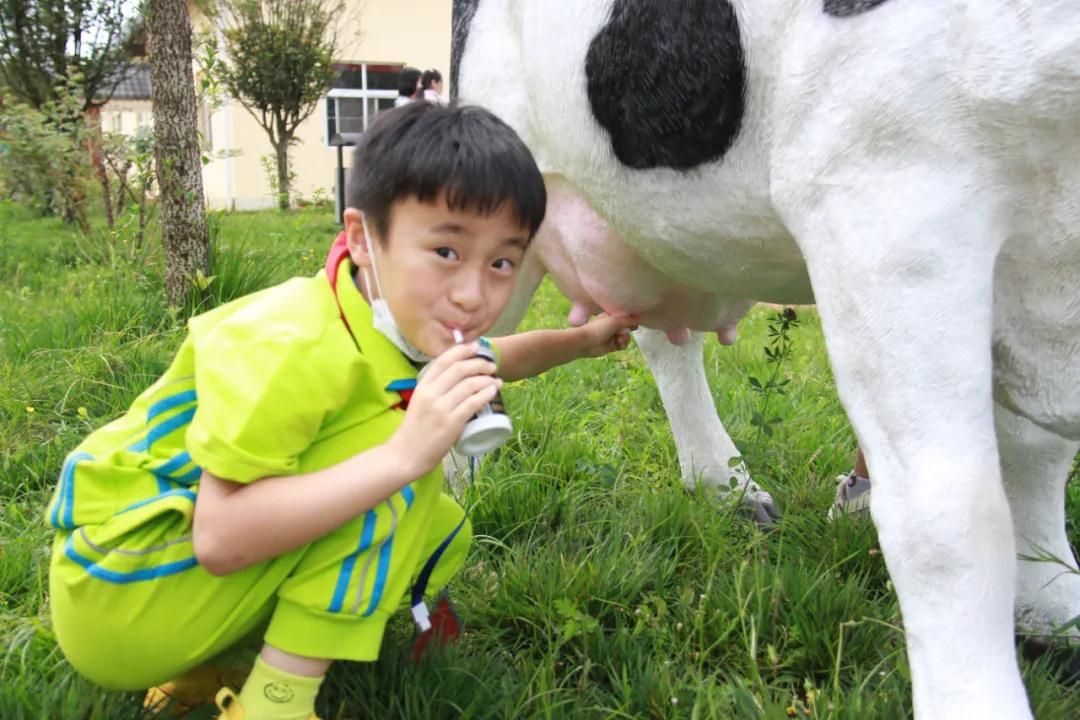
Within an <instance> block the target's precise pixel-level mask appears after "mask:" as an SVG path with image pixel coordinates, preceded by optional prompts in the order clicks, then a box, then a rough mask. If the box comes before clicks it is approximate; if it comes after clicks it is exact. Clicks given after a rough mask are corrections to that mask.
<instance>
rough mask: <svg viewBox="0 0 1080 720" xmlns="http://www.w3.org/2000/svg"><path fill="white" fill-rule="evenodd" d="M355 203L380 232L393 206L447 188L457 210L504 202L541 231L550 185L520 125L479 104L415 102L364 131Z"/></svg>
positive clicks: (352, 189)
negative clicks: (517, 127)
mask: <svg viewBox="0 0 1080 720" xmlns="http://www.w3.org/2000/svg"><path fill="white" fill-rule="evenodd" d="M347 188H348V197H347V202H346V204H347V205H348V207H352V208H356V209H358V210H360V211H362V212H363V213H364V214H365V216H366V217H367V220H368V222H369V223H373V224H374V229H375V231H376V232H377V233H378V236H379V237H380V238H385V237H386V236H387V232H388V231H389V225H390V207H391V206H392V205H393V203H394V202H395V201H397V200H401V199H404V198H408V197H415V198H416V199H417V200H419V201H420V202H434V201H435V199H436V198H437V197H438V196H439V193H440V192H445V194H446V203H447V205H448V206H449V207H450V209H451V210H455V211H461V210H467V211H471V212H476V213H480V214H481V215H489V214H491V213H493V212H495V211H497V210H498V209H499V208H500V207H501V206H502V204H503V203H505V202H509V203H511V204H512V205H513V213H514V219H515V220H516V221H517V222H518V224H520V225H521V227H522V228H526V229H528V231H529V238H530V239H531V238H532V237H533V235H535V234H536V231H537V229H538V228H539V227H540V223H541V222H543V220H544V211H545V210H546V208H547V192H546V190H545V189H544V178H543V176H542V175H541V174H540V170H539V168H537V167H536V161H535V160H533V156H532V154H531V153H530V152H529V149H528V148H527V147H525V143H523V142H522V141H521V138H519V137H518V136H517V133H515V132H514V131H513V129H512V128H511V127H510V126H509V125H507V124H506V123H504V122H503V121H502V120H500V119H499V118H497V117H495V115H493V114H492V113H491V112H489V111H487V110H484V109H483V108H480V107H475V106H456V105H450V106H449V107H443V106H441V105H437V104H435V103H426V102H415V103H410V104H408V105H404V106H402V107H400V108H396V109H394V110H387V111H384V112H382V113H380V114H379V117H378V119H376V121H375V123H374V124H373V125H372V126H371V127H370V128H369V129H368V131H367V132H365V133H364V135H363V137H362V138H361V139H360V143H359V145H357V147H356V151H355V154H354V155H353V163H352V168H351V169H350V170H349V183H348V186H347Z"/></svg>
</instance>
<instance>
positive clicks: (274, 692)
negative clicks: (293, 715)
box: [263, 682, 295, 705]
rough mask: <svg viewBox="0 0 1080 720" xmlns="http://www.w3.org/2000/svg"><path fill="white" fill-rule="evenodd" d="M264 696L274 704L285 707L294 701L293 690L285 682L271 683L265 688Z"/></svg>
mask: <svg viewBox="0 0 1080 720" xmlns="http://www.w3.org/2000/svg"><path fill="white" fill-rule="evenodd" d="M263 695H265V696H266V699H267V700H269V701H270V702H272V703H277V704H279V705H284V704H285V703H287V702H289V701H290V700H292V699H293V696H294V695H295V693H293V689H292V688H291V687H289V686H288V685H286V684H285V683H283V682H270V683H266V685H264V686H263Z"/></svg>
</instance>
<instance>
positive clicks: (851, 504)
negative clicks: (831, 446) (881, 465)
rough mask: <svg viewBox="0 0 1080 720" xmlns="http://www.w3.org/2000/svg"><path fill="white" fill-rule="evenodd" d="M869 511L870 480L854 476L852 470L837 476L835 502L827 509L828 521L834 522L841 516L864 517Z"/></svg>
mask: <svg viewBox="0 0 1080 720" xmlns="http://www.w3.org/2000/svg"><path fill="white" fill-rule="evenodd" d="M869 511H870V479H869V478H864V477H861V476H859V475H856V474H855V471H854V470H852V471H851V472H850V473H848V474H847V475H840V476H838V477H837V478H836V500H834V501H833V504H832V507H831V508H829V519H830V520H835V519H836V518H838V517H840V516H841V515H865V514H867V513H868V512H869Z"/></svg>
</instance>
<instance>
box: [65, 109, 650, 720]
mask: <svg viewBox="0 0 1080 720" xmlns="http://www.w3.org/2000/svg"><path fill="white" fill-rule="evenodd" d="M351 172H352V175H351V177H350V187H349V201H348V205H349V208H348V210H347V211H346V212H345V231H344V232H343V233H342V234H341V236H339V237H338V239H337V241H336V242H335V243H334V245H333V247H332V248H331V250H330V253H329V257H328V258H327V261H326V267H325V269H324V270H322V271H320V272H319V273H318V274H317V275H315V276H314V277H306V278H294V279H292V280H289V281H288V282H285V283H283V284H281V285H278V286H276V287H273V288H270V289H267V290H263V291H261V292H257V293H254V294H252V295H249V296H247V297H244V298H241V299H239V300H237V301H235V302H232V303H229V304H228V305H225V306H223V307H220V308H218V309H216V310H213V311H211V312H208V313H206V314H204V315H201V316H199V317H196V318H194V319H193V320H192V321H191V322H190V325H189V333H188V336H187V338H186V339H185V341H184V342H183V344H182V345H181V347H180V349H179V351H178V352H177V354H176V357H175V358H174V360H173V362H172V364H171V366H170V367H169V369H168V371H167V372H166V373H165V374H164V375H163V376H162V377H161V378H160V379H159V380H158V381H157V382H156V383H154V385H153V386H151V387H150V388H149V389H148V390H146V391H145V392H143V393H142V394H141V395H140V396H139V397H138V398H137V399H136V400H135V402H134V403H133V405H132V406H131V409H130V410H129V411H128V412H127V414H125V415H124V416H123V417H121V418H120V419H118V420H115V421H114V422H112V423H110V424H108V425H106V426H105V427H103V428H101V429H100V430H98V431H96V432H94V433H93V434H91V435H90V436H89V437H88V438H86V440H84V441H83V442H82V443H81V444H80V445H79V446H78V447H77V448H76V449H75V451H74V452H73V453H72V454H71V455H70V456H69V457H68V458H67V460H66V462H65V463H64V466H63V469H62V471H61V476H60V481H59V484H58V486H57V489H56V492H55V493H54V495H53V498H52V502H51V503H50V505H49V508H48V510H47V516H48V520H49V522H51V524H52V525H53V527H55V528H56V531H57V533H56V541H55V544H54V550H53V558H52V566H51V573H50V590H51V597H52V617H53V623H54V628H55V632H56V637H57V638H58V640H59V643H60V646H61V648H62V649H63V651H64V653H65V655H66V656H67V658H68V659H69V660H70V662H71V664H72V665H74V666H75V668H77V669H78V670H79V671H80V672H82V673H83V674H85V675H86V676H87V677H89V678H90V679H91V680H93V681H95V682H97V683H99V684H101V685H103V686H106V687H110V688H117V689H138V688H153V687H154V686H158V685H161V684H162V683H166V681H169V680H170V679H175V678H177V677H180V676H185V674H186V677H188V678H191V677H193V676H194V675H197V672H196V671H197V669H198V668H199V667H205V664H206V663H207V661H209V660H211V659H213V658H215V657H217V656H219V655H220V654H221V653H223V652H224V651H227V650H229V649H230V648H233V647H234V646H236V645H237V644H240V643H243V642H245V641H246V640H247V639H249V638H250V637H252V636H253V635H254V636H256V637H259V636H261V638H262V647H261V650H260V651H259V655H258V657H257V658H256V659H255V660H254V663H253V667H251V668H250V675H249V676H248V678H247V680H246V682H245V683H244V685H243V689H242V691H241V692H240V694H239V696H234V695H233V694H232V693H231V691H229V690H227V689H223V690H221V692H220V693H218V704H219V707H220V708H221V709H222V714H221V716H220V717H223V718H232V719H238V718H247V720H276V719H279V718H300V719H302V720H306V719H307V718H309V717H313V716H314V715H313V713H314V702H315V697H316V694H317V692H318V689H319V685H320V683H321V681H322V678H323V675H324V674H325V673H326V671H327V668H328V667H329V665H330V663H331V661H333V660H339V659H341V660H360V661H363V660H374V659H375V658H376V657H377V656H378V654H379V645H380V642H381V640H382V635H383V630H384V627H385V624H386V622H387V619H388V617H389V616H390V614H391V613H393V612H395V611H396V610H397V609H398V608H399V607H401V604H402V600H403V598H404V597H405V595H406V591H407V590H408V589H409V588H410V587H411V586H412V585H413V583H414V582H415V581H416V579H417V576H418V575H419V574H420V571H421V568H423V567H424V566H425V565H429V567H428V568H427V569H426V571H425V573H424V575H425V576H429V577H430V580H429V582H428V583H427V586H428V587H430V588H432V589H434V590H437V589H438V588H440V587H441V586H443V585H445V584H446V582H447V581H448V580H449V579H450V578H451V576H453V574H454V573H455V572H456V571H457V570H458V569H459V568H460V567H461V565H462V563H463V562H464V559H465V554H466V550H467V548H468V546H469V541H470V531H469V528H468V524H467V523H463V512H462V510H461V508H460V507H459V506H458V505H457V504H456V503H455V502H454V501H453V500H452V499H451V498H450V497H449V496H447V495H445V494H443V493H442V473H441V470H440V462H441V459H442V457H443V456H444V455H445V454H446V453H447V451H448V450H449V449H450V448H451V446H452V445H453V444H454V442H455V441H456V440H457V438H458V437H459V435H460V434H461V431H462V427H463V426H464V424H465V423H466V421H467V420H468V419H469V418H470V417H471V416H472V415H474V414H475V413H476V412H477V410H478V409H480V408H481V407H482V406H483V405H484V404H486V403H487V402H488V401H490V400H491V399H492V397H493V396H494V395H495V393H496V392H497V390H498V388H499V386H500V384H501V383H502V381H503V380H514V379H518V378H522V377H527V376H530V375H535V374H537V373H540V372H543V371H545V370H547V369H549V368H551V367H553V366H555V365H558V364H560V363H564V362H568V361H571V360H573V359H575V358H579V357H586V356H597V355H601V354H603V353H606V352H609V351H611V350H615V349H619V348H622V347H625V345H626V343H627V340H628V329H629V328H631V326H632V322H633V321H632V319H631V318H610V317H604V316H601V317H599V318H597V319H595V320H593V321H592V322H590V323H589V324H587V325H585V326H582V327H580V328H574V329H568V330H553V331H536V332H530V333H522V334H518V335H513V336H509V337H504V338H497V339H494V340H492V341H491V343H492V345H493V346H494V349H495V351H496V354H497V356H498V357H499V361H498V364H497V366H496V364H493V363H491V362H489V361H488V360H485V359H483V358H477V357H475V353H476V350H477V347H478V343H479V342H486V341H484V340H483V339H482V338H481V335H482V333H484V332H485V331H486V330H487V329H488V328H490V327H491V326H492V324H493V323H494V322H495V320H496V318H497V317H498V316H499V314H500V312H501V311H502V309H503V307H504V305H505V304H506V302H507V300H508V299H509V297H510V293H511V289H512V287H513V284H514V277H515V273H516V272H517V268H518V267H519V265H520V264H521V261H522V257H523V255H524V253H525V250H526V248H527V247H528V244H529V241H530V240H531V238H532V237H533V235H534V234H535V233H536V231H537V228H538V227H539V225H540V223H541V221H542V219H543V215H544V210H545V205H546V195H545V192H544V185H543V181H542V178H541V176H540V173H539V171H538V170H537V167H536V165H535V163H534V161H533V159H532V157H531V155H530V154H529V152H528V150H527V149H526V148H525V146H524V145H523V144H522V142H521V141H520V140H519V138H518V137H517V136H516V135H515V134H514V133H513V131H512V130H511V129H510V128H509V127H507V126H506V125H505V124H503V123H502V122H501V121H499V120H498V119H496V118H495V117H494V116H493V115H491V114H490V113H488V112H486V111H484V110H481V109H478V108H456V107H452V108H446V107H440V106H437V105H431V104H427V103H415V104H412V105H408V106H406V107H404V108H401V109H399V110H395V111H393V112H389V113H386V114H384V115H383V116H381V117H380V119H379V120H378V121H377V122H376V123H375V124H374V126H373V127H372V128H371V130H370V131H369V132H367V133H366V134H365V136H364V139H363V142H362V144H361V145H360V146H359V147H358V148H357V151H356V157H355V161H354V165H353V169H352V171H351ZM456 335H457V336H461V337H463V338H464V342H461V343H455V336H456ZM430 358H434V359H432V360H430V362H429V364H428V369H427V370H426V371H425V373H424V376H423V379H422V380H421V381H420V382H419V383H417V382H416V377H417V369H418V364H419V363H422V362H425V361H427V360H429V359H430ZM455 530H456V532H455ZM447 539H450V541H449V543H448V544H445V543H444V541H446V540H447ZM443 545H444V547H443V550H442V552H441V554H440V553H437V552H436V549H437V548H439V547H440V546H443ZM433 557H434V558H435V562H434V564H433V565H432V564H431V563H429V560H430V559H432V558H433ZM170 687H171V688H172V689H173V690H174V691H177V692H179V691H180V690H182V689H183V683H178V684H173V685H172V686H170ZM214 689H215V690H216V689H217V688H214ZM151 697H153V694H151Z"/></svg>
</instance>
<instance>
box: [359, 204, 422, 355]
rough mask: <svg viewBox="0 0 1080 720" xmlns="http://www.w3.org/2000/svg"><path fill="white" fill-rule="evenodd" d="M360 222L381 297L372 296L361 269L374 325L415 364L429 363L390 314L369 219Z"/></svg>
mask: <svg viewBox="0 0 1080 720" xmlns="http://www.w3.org/2000/svg"><path fill="white" fill-rule="evenodd" d="M360 222H361V224H362V225H363V226H364V236H365V237H366V238H367V245H368V254H369V255H370V256H371V271H372V272H373V273H374V274H375V289H376V290H378V291H379V297H378V299H375V296H374V295H372V294H371V283H370V282H369V281H368V273H367V268H361V269H360V272H362V273H363V276H364V292H365V293H366V294H367V296H368V302H369V303H370V304H371V318H372V325H373V326H374V327H375V329H376V330H378V331H379V332H381V333H382V334H383V335H385V336H386V339H387V340H389V341H390V342H392V343H393V344H394V347H396V348H397V349H398V350H400V351H401V352H403V353H405V356H406V357H407V358H409V359H410V360H412V361H413V362H428V361H429V360H431V356H430V355H428V354H427V353H425V352H424V351H423V350H421V349H420V348H418V347H416V346H415V345H413V344H412V343H410V342H409V341H408V340H406V339H405V336H404V335H402V334H401V328H399V327H398V324H397V321H396V320H394V314H393V313H392V312H390V306H389V305H388V304H387V303H386V298H385V297H384V296H383V290H382V283H380V282H379V267H378V265H377V264H376V262H375V245H376V243H375V238H374V237H373V236H372V234H371V233H370V232H368V226H367V218H365V217H364V215H363V214H361V215H360Z"/></svg>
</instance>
